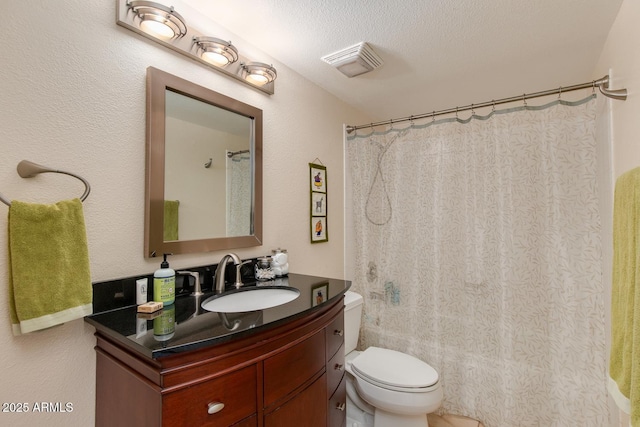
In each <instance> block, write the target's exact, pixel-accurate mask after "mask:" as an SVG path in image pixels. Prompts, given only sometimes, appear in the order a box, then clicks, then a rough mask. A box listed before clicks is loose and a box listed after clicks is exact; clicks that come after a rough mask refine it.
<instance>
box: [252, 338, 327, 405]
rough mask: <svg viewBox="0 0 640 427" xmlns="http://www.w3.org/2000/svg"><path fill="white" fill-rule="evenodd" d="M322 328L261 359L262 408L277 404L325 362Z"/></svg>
mask: <svg viewBox="0 0 640 427" xmlns="http://www.w3.org/2000/svg"><path fill="white" fill-rule="evenodd" d="M324 355H325V346H324V331H319V332H318V333H316V334H315V335H313V336H311V337H309V338H307V339H306V340H304V341H302V342H300V343H298V344H296V345H294V346H293V347H290V348H288V349H286V350H284V351H282V352H280V353H278V354H276V355H275V356H271V357H269V358H268V359H266V360H265V361H264V407H265V408H267V407H269V406H271V405H273V404H278V403H279V402H280V401H281V399H283V398H286V397H287V396H288V395H289V394H290V393H292V392H293V391H294V390H295V389H296V388H297V387H301V386H302V385H303V384H304V383H305V382H306V381H307V380H309V379H311V378H312V377H313V375H314V374H316V373H317V372H319V371H320V370H321V369H322V368H323V367H324V366H325V364H326V361H325V358H324V357H325V356H324Z"/></svg>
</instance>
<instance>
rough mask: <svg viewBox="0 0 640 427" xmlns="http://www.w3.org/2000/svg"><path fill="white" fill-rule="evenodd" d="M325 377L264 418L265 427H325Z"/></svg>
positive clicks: (323, 375)
mask: <svg viewBox="0 0 640 427" xmlns="http://www.w3.org/2000/svg"><path fill="white" fill-rule="evenodd" d="M326 404H327V380H326V375H325V374H322V376H321V377H320V378H318V379H317V380H316V381H314V382H313V383H312V384H311V385H310V386H308V387H307V388H306V389H304V390H303V391H301V392H300V393H299V394H297V395H296V396H295V397H293V398H292V399H291V400H289V401H288V402H286V403H285V404H283V405H282V406H280V407H277V408H276V409H274V410H273V411H271V412H269V413H266V414H265V416H264V426H265V427H327V426H333V424H327V409H326V406H325V405H326Z"/></svg>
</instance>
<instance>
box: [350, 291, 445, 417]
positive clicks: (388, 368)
mask: <svg viewBox="0 0 640 427" xmlns="http://www.w3.org/2000/svg"><path fill="white" fill-rule="evenodd" d="M344 305H345V308H344V330H345V333H344V339H345V354H346V366H347V374H346V375H347V427H427V426H428V425H429V423H428V422H427V414H428V413H430V412H434V411H435V410H436V409H438V407H439V406H440V404H441V402H442V388H441V387H440V382H439V381H438V373H437V372H436V370H435V369H433V368H432V367H431V366H429V365H428V364H426V363H424V362H423V361H421V360H419V359H416V358H415V357H413V356H410V355H408V354H404V353H401V352H398V351H394V350H387V349H384V348H378V347H369V348H367V349H366V350H364V351H356V346H357V344H358V335H359V334H360V321H361V317H362V296H361V295H360V294H357V293H355V292H351V291H347V292H346V293H345V298H344Z"/></svg>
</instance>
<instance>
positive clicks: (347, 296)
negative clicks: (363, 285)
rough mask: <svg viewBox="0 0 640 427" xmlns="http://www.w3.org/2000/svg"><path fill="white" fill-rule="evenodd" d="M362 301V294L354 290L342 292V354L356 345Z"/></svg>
mask: <svg viewBox="0 0 640 427" xmlns="http://www.w3.org/2000/svg"><path fill="white" fill-rule="evenodd" d="M362 301H363V298H362V295H360V294H358V293H356V292H352V291H347V292H345V293H344V354H349V353H350V352H352V351H353V350H355V349H356V347H357V345H358V335H360V321H361V319H362Z"/></svg>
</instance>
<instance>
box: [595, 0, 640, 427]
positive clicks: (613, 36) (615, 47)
mask: <svg viewBox="0 0 640 427" xmlns="http://www.w3.org/2000/svg"><path fill="white" fill-rule="evenodd" d="M639 19H640V2H638V1H635V0H625V1H624V3H623V4H622V7H621V8H620V11H619V12H618V17H617V18H616V21H615V23H614V25H613V26H612V28H611V30H610V32H609V36H608V38H607V42H606V44H605V47H604V49H603V51H602V54H601V56H600V60H599V62H598V65H597V67H596V69H595V70H594V74H593V77H594V78H599V77H601V76H603V75H605V74H607V73H608V74H609V75H610V76H611V78H612V84H611V87H612V88H614V89H618V88H626V89H627V91H628V95H629V96H628V98H627V100H626V101H624V102H623V101H609V102H610V109H611V115H610V116H611V131H610V139H611V141H612V153H611V154H612V155H611V164H612V169H611V175H610V176H609V177H605V180H604V181H605V182H608V183H609V187H610V188H609V189H608V190H609V191H608V196H609V201H608V203H607V206H608V209H606V210H604V211H603V212H602V218H603V225H604V227H605V229H608V230H609V233H608V236H607V233H606V232H605V239H604V240H603V250H604V255H605V267H608V268H605V269H604V271H605V277H604V280H605V282H606V283H608V284H609V286H610V281H611V273H610V272H611V252H612V251H611V233H610V230H611V217H612V209H613V204H612V200H611V197H612V196H611V195H612V194H613V186H614V183H615V179H616V178H617V177H619V176H620V175H621V174H622V173H624V172H626V171H628V170H629V169H633V168H636V167H639V166H640V120H638V117H640V98H639V97H638V93H639V90H640V26H638V20H639ZM607 297H608V296H607ZM607 319H610V316H607ZM611 407H612V411H611V418H612V422H611V425H612V426H613V425H615V426H618V425H619V426H627V425H629V424H628V417H627V416H626V414H623V413H619V411H618V410H617V408H616V407H615V405H614V404H613V403H612V405H611Z"/></svg>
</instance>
